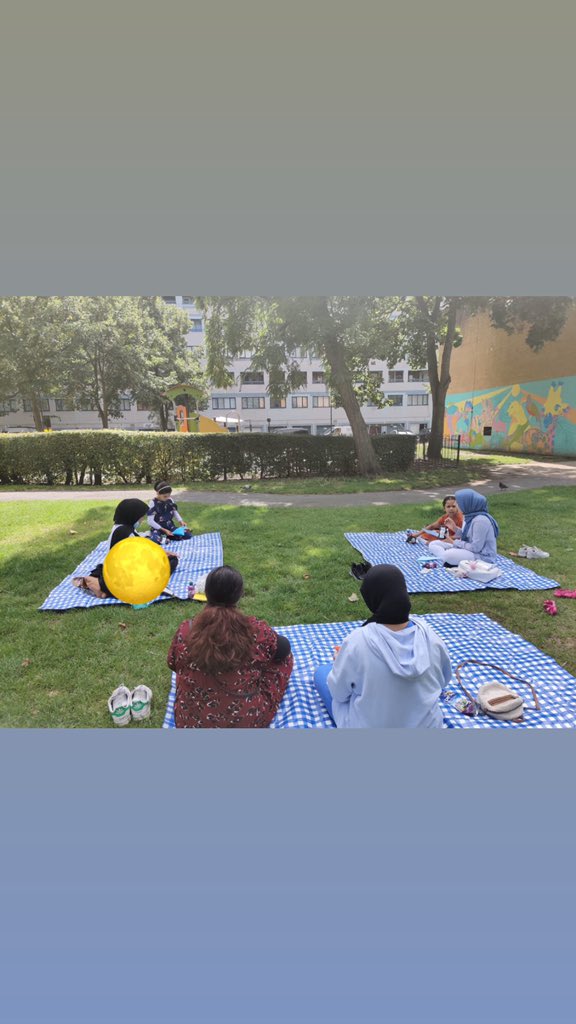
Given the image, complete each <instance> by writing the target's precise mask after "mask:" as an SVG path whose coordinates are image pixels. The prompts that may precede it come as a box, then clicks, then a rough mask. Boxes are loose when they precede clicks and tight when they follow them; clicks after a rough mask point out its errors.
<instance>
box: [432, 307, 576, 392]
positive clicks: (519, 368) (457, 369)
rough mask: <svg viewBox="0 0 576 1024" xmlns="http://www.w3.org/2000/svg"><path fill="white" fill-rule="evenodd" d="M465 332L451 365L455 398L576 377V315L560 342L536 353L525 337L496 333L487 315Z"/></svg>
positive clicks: (465, 327) (471, 321) (470, 323)
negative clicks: (492, 389) (548, 380)
mask: <svg viewBox="0 0 576 1024" xmlns="http://www.w3.org/2000/svg"><path fill="white" fill-rule="evenodd" d="M461 330H462V334H463V337H464V341H463V343H462V345H461V347H460V348H457V349H454V351H453V353H452V360H451V365H450V376H451V378H452V382H451V384H450V392H451V393H452V394H458V393H461V392H465V391H476V390H479V389H481V388H493V387H501V386H503V385H505V384H517V383H518V382H519V381H533V380H544V379H548V378H551V377H564V376H573V375H575V374H576V311H575V312H574V313H572V314H571V315H570V316H569V317H568V320H567V321H566V326H565V327H564V330H563V331H562V333H561V334H560V335H559V336H558V338H557V339H556V341H549V342H547V343H546V344H545V345H544V347H543V348H542V349H541V351H540V352H533V351H532V349H531V348H529V347H528V345H527V344H526V342H525V341H524V336H522V335H515V334H511V335H508V334H506V332H505V331H497V330H495V329H494V328H493V327H492V326H491V325H490V320H489V318H488V317H487V316H485V315H482V316H477V317H470V318H469V319H466V320H465V321H464V322H463V323H462V325H461Z"/></svg>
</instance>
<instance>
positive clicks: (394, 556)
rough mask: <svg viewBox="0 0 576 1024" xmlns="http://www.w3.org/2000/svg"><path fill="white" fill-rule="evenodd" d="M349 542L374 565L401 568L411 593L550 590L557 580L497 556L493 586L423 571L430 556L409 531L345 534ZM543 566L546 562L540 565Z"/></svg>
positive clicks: (445, 574)
mask: <svg viewBox="0 0 576 1024" xmlns="http://www.w3.org/2000/svg"><path fill="white" fill-rule="evenodd" d="M344 536H345V537H346V540H347V541H349V543H350V544H351V545H352V547H353V548H356V550H357V551H359V552H360V554H361V555H362V557H363V558H364V559H365V560H366V561H367V562H370V563H371V565H383V564H384V565H397V566H398V568H399V569H401V570H402V572H403V573H404V576H405V577H406V583H407V585H408V590H409V592H410V593H411V594H440V593H453V592H454V591H458V590H486V589H487V588H490V589H491V590H550V589H551V588H552V587H557V586H558V582H557V580H552V579H548V578H547V577H546V576H539V575H538V573H535V572H533V571H532V569H528V568H527V567H526V568H525V567H524V566H523V565H516V563H515V562H513V561H512V560H511V559H510V558H504V557H503V556H502V555H497V556H496V559H495V562H494V564H495V565H497V566H498V567H499V568H500V569H502V575H501V576H498V577H497V578H496V579H494V580H492V581H491V582H490V583H478V582H477V581H475V580H468V579H458V577H457V576H454V574H453V573H451V572H448V571H447V570H446V569H431V570H429V571H428V572H423V571H422V569H421V568H420V565H419V563H418V558H419V557H422V556H424V555H426V554H427V551H428V547H427V545H426V544H425V543H422V542H419V543H417V544H407V543H406V531H405V530H404V531H402V532H400V533H345V534H344ZM540 564H542V563H540Z"/></svg>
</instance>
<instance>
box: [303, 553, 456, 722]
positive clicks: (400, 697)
mask: <svg viewBox="0 0 576 1024" xmlns="http://www.w3.org/2000/svg"><path fill="white" fill-rule="evenodd" d="M360 593H361V594H362V597H363V598H364V601H365V602H366V604H367V606H368V608H369V609H370V611H371V612H372V615H371V616H370V618H369V619H367V620H366V622H364V623H363V624H362V626H359V627H358V629H354V630H353V631H352V632H351V633H350V634H349V636H347V637H346V639H345V640H344V642H343V643H342V646H341V648H340V650H339V652H338V654H337V655H336V658H335V660H334V663H333V664H332V665H319V666H318V668H317V669H316V674H315V676H314V685H315V687H316V689H317V691H318V693H319V695H320V697H321V699H322V701H323V703H324V704H325V706H326V709H327V711H328V713H329V715H330V716H331V718H332V719H333V720H334V722H335V723H336V725H337V726H338V728H340V729H342V728H344V729H386V728H397V729H406V728H410V729H414V728H416V729H441V728H442V725H443V717H442V710H441V707H440V702H439V701H440V694H441V692H442V688H443V687H444V686H446V685H447V684H448V683H449V682H450V678H451V674H452V673H451V668H450V658H449V656H448V651H447V650H446V647H445V646H444V643H443V641H442V640H441V639H440V637H439V636H438V634H437V633H436V632H435V631H434V630H433V629H432V627H431V626H429V625H428V623H427V622H424V620H423V619H420V618H419V617H414V618H410V607H411V606H410V598H409V596H408V590H407V588H406V580H405V579H404V574H403V573H402V572H401V571H400V569H398V568H397V567H396V566H395V565H375V566H373V567H372V569H370V570H369V572H368V573H367V574H366V577H365V579H364V582H363V583H362V586H361V588H360Z"/></svg>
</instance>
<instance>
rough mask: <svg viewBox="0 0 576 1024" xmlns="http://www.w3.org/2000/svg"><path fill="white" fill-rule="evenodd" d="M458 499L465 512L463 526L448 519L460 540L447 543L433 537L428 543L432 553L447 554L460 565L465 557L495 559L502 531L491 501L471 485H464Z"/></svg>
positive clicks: (445, 555) (460, 507) (448, 560)
mask: <svg viewBox="0 0 576 1024" xmlns="http://www.w3.org/2000/svg"><path fill="white" fill-rule="evenodd" d="M456 501H457V502H458V507H459V509H460V511H461V512H462V515H463V516H464V524H463V526H462V529H458V527H457V526H456V524H455V523H449V522H447V523H446V526H447V527H448V528H449V530H450V532H451V533H455V534H456V540H455V541H453V542H452V543H451V544H447V543H446V542H444V541H441V540H433V541H431V543H430V544H429V545H428V547H429V549H430V551H431V553H432V554H433V555H435V556H436V557H437V558H443V559H444V561H445V562H448V563H449V564H450V565H458V564H459V563H460V562H461V561H462V560H463V559H465V558H481V559H482V560H483V561H485V562H493V561H494V559H495V557H496V554H497V552H496V538H497V536H498V534H499V532H500V531H499V529H498V523H497V522H496V520H495V519H494V517H493V516H491V515H490V513H489V511H488V502H487V501H486V498H485V497H484V496H483V495H482V494H478V491H473V490H472V488H471V487H463V488H462V490H461V491H456Z"/></svg>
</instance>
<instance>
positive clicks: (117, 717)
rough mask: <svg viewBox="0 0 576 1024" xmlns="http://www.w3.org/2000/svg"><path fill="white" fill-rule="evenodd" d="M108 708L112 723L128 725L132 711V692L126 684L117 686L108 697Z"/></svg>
mask: <svg viewBox="0 0 576 1024" xmlns="http://www.w3.org/2000/svg"><path fill="white" fill-rule="evenodd" d="M108 710H109V712H110V714H111V715H112V719H113V721H114V725H128V724H129V722H130V717H131V713H132V694H131V693H130V690H129V689H128V687H127V686H118V687H117V688H116V689H115V690H114V693H111V694H110V697H109V698H108Z"/></svg>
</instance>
